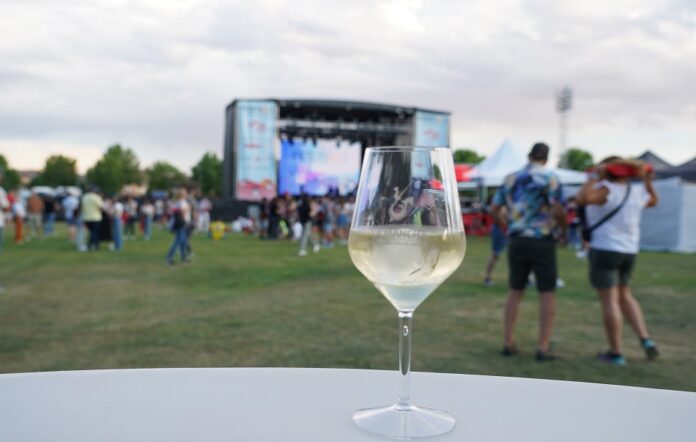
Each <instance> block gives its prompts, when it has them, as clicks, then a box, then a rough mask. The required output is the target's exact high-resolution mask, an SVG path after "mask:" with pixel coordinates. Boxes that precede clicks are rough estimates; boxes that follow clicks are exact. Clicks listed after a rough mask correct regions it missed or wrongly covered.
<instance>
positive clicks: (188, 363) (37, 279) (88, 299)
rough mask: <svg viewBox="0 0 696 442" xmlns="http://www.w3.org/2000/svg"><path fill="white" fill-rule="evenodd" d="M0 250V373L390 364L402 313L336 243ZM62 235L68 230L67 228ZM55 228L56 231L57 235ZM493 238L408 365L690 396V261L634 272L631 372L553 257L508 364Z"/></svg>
mask: <svg viewBox="0 0 696 442" xmlns="http://www.w3.org/2000/svg"><path fill="white" fill-rule="evenodd" d="M5 230H6V232H5V247H4V250H3V251H2V253H1V254H0V285H2V286H3V290H2V293H0V372H5V373H7V372H27V371H45V370H75V369H100V368H135V367H211V366H214V367H241V366H292V367H344V368H375V369H395V366H396V359H397V355H396V353H397V352H396V343H397V334H396V313H395V312H394V310H393V308H392V307H391V306H390V305H389V304H388V303H387V301H386V300H385V299H383V298H382V297H381V295H379V294H378V292H377V291H376V290H375V289H374V288H373V287H372V286H371V285H370V284H369V283H368V282H367V281H366V280H365V279H364V278H363V277H362V276H361V275H360V274H359V273H358V272H357V271H356V270H355V269H354V267H353V265H352V264H351V262H350V258H349V257H348V253H347V250H346V248H345V247H336V248H334V249H330V250H322V251H321V252H320V253H318V254H312V253H310V255H309V256H307V257H304V258H300V257H298V256H297V255H296V251H297V249H296V244H294V243H291V242H287V241H279V242H270V241H261V240H258V239H256V238H253V237H249V236H243V235H232V236H229V237H227V238H225V239H223V240H221V241H212V240H210V239H207V238H204V237H202V236H199V237H196V238H195V239H194V241H193V246H194V249H195V256H194V258H193V262H192V263H191V264H188V265H176V266H174V267H168V266H166V265H165V263H164V253H165V251H166V248H167V247H168V245H169V242H170V241H171V236H170V235H169V234H168V233H166V232H159V231H158V232H157V234H156V236H155V238H154V239H153V240H152V241H149V242H146V241H143V240H142V239H139V240H136V241H128V242H126V244H125V249H124V250H123V251H122V252H118V253H117V252H109V251H107V250H103V251H100V252H97V253H78V252H76V251H75V250H74V248H73V247H72V245H71V244H69V243H68V241H67V240H66V239H65V238H64V237H63V236H61V237H56V238H51V239H47V240H34V241H31V242H28V243H26V244H24V245H22V246H19V247H18V246H15V245H14V244H11V243H10V241H9V239H10V238H9V235H10V232H9V231H8V230H11V228H9V229H5ZM61 232H62V231H61ZM61 234H62V233H61ZM488 250H489V246H488V241H487V240H486V239H480V238H470V241H469V249H468V252H467V257H466V259H465V261H464V264H463V265H462V267H461V268H460V269H459V270H458V271H457V272H456V273H455V274H454V275H453V276H452V277H451V278H450V279H449V280H448V281H447V282H446V283H445V284H444V285H443V286H442V287H440V288H439V289H438V290H437V291H436V292H435V294H434V295H433V296H431V297H430V298H429V299H428V300H427V301H426V302H425V303H424V304H423V305H422V306H421V307H420V308H419V310H418V311H417V312H416V315H415V319H414V321H415V322H414V325H415V327H414V337H413V340H414V362H413V368H414V370H416V371H437V372H451V373H472V374H487V375H501V376H523V377H535V378H548V379H566V380H575V381H589V382H603V383H612V384H627V385H637V386H645V387H657V388H670V389H679V390H690V391H696V370H694V368H696V321H695V320H694V317H695V315H696V288H695V287H696V255H676V254H662V253H643V254H641V255H640V257H639V261H638V266H637V269H636V273H635V277H634V287H635V290H634V291H635V294H636V297H637V298H638V299H639V301H640V302H641V303H642V305H643V308H644V310H645V314H646V317H647V320H648V326H649V328H650V329H651V333H652V334H653V336H654V337H655V339H656V340H657V342H658V344H659V345H660V350H661V352H662V355H661V357H660V359H659V360H658V361H656V362H647V361H645V360H644V357H643V354H642V351H641V350H640V348H639V346H638V343H637V339H636V338H635V337H634V336H633V334H632V332H631V331H630V330H629V329H628V327H626V329H625V330H624V331H625V334H624V335H625V346H626V351H625V354H626V356H627V359H628V365H627V366H626V367H624V368H619V367H614V366H604V365H602V364H600V363H598V362H596V361H595V360H594V359H593V356H594V354H596V352H598V351H600V350H604V349H605V347H606V343H605V340H604V334H603V330H602V327H601V323H600V310H599V304H598V302H597V299H596V295H595V294H594V293H593V292H592V290H590V287H589V286H588V283H587V278H586V266H587V262H586V261H584V260H579V259H577V258H575V256H574V255H573V253H571V251H569V250H561V251H560V253H559V259H560V269H561V276H562V277H563V279H565V281H566V283H567V287H566V288H563V289H560V290H559V292H558V295H559V299H558V307H557V310H558V316H557V322H556V328H555V333H554V338H553V340H554V348H555V350H556V352H557V353H558V355H559V356H560V357H561V359H560V360H558V361H556V362H553V363H538V362H536V361H534V360H533V353H534V346H535V336H536V333H537V302H536V294H535V293H534V292H530V293H528V295H527V299H526V300H525V302H524V303H523V308H522V311H521V316H520V320H519V322H518V345H519V346H520V348H521V354H520V355H519V356H517V357H515V358H504V357H502V356H500V355H499V350H500V347H501V334H502V331H501V328H502V324H501V316H502V306H503V302H504V299H505V287H504V286H505V284H504V280H505V274H506V266H505V263H501V265H500V266H499V268H498V269H497V271H496V275H495V279H496V282H497V285H496V286H495V287H493V288H486V287H484V286H483V285H482V284H481V280H482V272H483V267H484V262H485V259H486V257H487V254H488Z"/></svg>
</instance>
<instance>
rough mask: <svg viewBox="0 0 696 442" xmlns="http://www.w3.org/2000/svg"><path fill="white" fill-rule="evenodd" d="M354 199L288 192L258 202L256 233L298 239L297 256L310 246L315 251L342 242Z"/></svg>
mask: <svg viewBox="0 0 696 442" xmlns="http://www.w3.org/2000/svg"><path fill="white" fill-rule="evenodd" d="M354 207H355V202H354V199H353V197H352V196H345V197H344V196H337V195H335V194H333V193H330V194H328V195H324V196H320V197H313V196H309V195H307V194H302V195H300V196H299V197H297V198H293V197H292V196H291V195H289V194H285V195H284V196H279V197H275V198H273V199H271V200H267V199H264V200H262V201H261V204H260V206H259V210H258V213H257V214H255V216H254V217H255V218H258V223H257V225H258V228H257V230H258V233H259V236H260V237H261V238H263V239H271V240H274V239H280V238H287V239H295V240H297V241H299V250H298V252H297V254H298V255H299V256H306V255H307V248H308V246H311V248H312V250H313V251H314V252H315V253H316V252H318V251H319V250H320V249H321V248H322V247H324V248H331V247H334V245H335V244H337V243H338V244H341V245H345V244H347V241H348V231H349V230H350V222H351V218H352V217H353V209H354Z"/></svg>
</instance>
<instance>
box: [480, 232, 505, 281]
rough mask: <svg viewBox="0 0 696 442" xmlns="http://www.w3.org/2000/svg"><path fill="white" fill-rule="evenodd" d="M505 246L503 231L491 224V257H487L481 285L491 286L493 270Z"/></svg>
mask: <svg viewBox="0 0 696 442" xmlns="http://www.w3.org/2000/svg"><path fill="white" fill-rule="evenodd" d="M506 244H507V238H506V237H505V231H503V229H501V228H500V226H498V224H495V223H493V227H491V256H490V257H488V261H487V262H486V276H485V277H484V279H483V284H484V285H485V286H486V287H492V286H493V269H495V265H496V263H497V262H498V258H499V257H500V255H501V254H502V253H503V251H504V250H505V245H506Z"/></svg>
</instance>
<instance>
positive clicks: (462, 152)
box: [454, 149, 486, 164]
mask: <svg viewBox="0 0 696 442" xmlns="http://www.w3.org/2000/svg"><path fill="white" fill-rule="evenodd" d="M485 158H486V157H485V156H481V155H479V154H478V153H476V151H475V150H472V149H457V150H455V151H454V162H455V163H469V164H478V163H480V162H481V161H483V160H484V159H485Z"/></svg>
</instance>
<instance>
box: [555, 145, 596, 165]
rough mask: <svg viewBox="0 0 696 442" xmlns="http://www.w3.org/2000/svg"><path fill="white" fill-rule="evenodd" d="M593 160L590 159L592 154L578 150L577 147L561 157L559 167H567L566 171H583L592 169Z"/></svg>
mask: <svg viewBox="0 0 696 442" xmlns="http://www.w3.org/2000/svg"><path fill="white" fill-rule="evenodd" d="M593 164H594V160H593V159H592V154H591V153H589V152H588V151H586V150H583V149H580V148H579V147H572V148H570V149H568V150H567V151H566V152H565V153H564V154H563V155H562V156H561V163H560V165H561V167H567V168H568V169H573V170H580V171H585V170H587V169H589V168H590V167H592V165H593Z"/></svg>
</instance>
